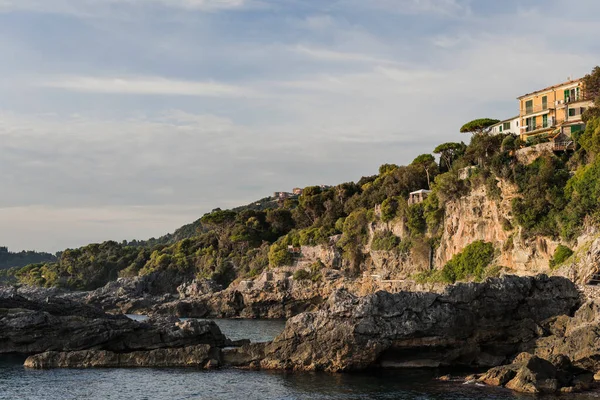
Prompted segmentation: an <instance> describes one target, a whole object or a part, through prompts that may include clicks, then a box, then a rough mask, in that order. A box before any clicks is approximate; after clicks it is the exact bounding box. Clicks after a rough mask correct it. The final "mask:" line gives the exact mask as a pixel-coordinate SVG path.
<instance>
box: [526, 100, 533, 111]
mask: <svg viewBox="0 0 600 400" xmlns="http://www.w3.org/2000/svg"><path fill="white" fill-rule="evenodd" d="M532 112H533V100H527V101H526V102H525V113H526V114H531V113H532Z"/></svg>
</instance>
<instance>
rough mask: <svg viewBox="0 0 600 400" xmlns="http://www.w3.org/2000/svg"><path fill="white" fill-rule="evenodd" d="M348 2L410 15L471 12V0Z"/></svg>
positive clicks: (446, 14) (358, 0)
mask: <svg viewBox="0 0 600 400" xmlns="http://www.w3.org/2000/svg"><path fill="white" fill-rule="evenodd" d="M346 2H351V3H352V5H354V6H357V3H358V2H361V3H363V4H362V5H363V7H366V8H374V9H379V10H385V11H387V12H393V13H398V14H408V15H420V14H429V15H441V16H461V15H469V14H470V13H471V9H470V7H469V3H470V0H369V1H368V2H362V0H346Z"/></svg>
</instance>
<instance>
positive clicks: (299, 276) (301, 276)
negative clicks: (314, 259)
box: [294, 269, 310, 281]
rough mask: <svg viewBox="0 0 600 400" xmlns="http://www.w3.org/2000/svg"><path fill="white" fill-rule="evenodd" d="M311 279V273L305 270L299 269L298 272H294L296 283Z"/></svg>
mask: <svg viewBox="0 0 600 400" xmlns="http://www.w3.org/2000/svg"><path fill="white" fill-rule="evenodd" d="M308 279H310V272H308V271H307V270H305V269H299V270H298V271H296V272H294V280H295V281H305V280H308Z"/></svg>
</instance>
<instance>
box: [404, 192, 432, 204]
mask: <svg viewBox="0 0 600 400" xmlns="http://www.w3.org/2000/svg"><path fill="white" fill-rule="evenodd" d="M430 193H431V190H426V189H421V190H417V191H416V192H412V193H410V194H409V195H408V205H410V206H412V205H413V204H419V203H422V202H424V201H425V199H426V198H427V197H429V194H430Z"/></svg>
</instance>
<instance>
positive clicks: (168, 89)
mask: <svg viewBox="0 0 600 400" xmlns="http://www.w3.org/2000/svg"><path fill="white" fill-rule="evenodd" d="M37 85H38V86H41V87H46V88H54V89H64V90H69V91H75V92H87V93H112V94H142V95H178V96H201V97H252V96H257V95H258V94H257V93H255V92H254V91H252V90H250V89H248V88H244V87H241V86H235V85H230V84H224V83H218V82H212V81H206V82H196V81H184V80H174V79H167V78H161V77H139V78H138V77H124V78H109V77H96V76H66V77H57V78H51V79H48V80H43V81H41V82H38V83H37Z"/></svg>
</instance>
